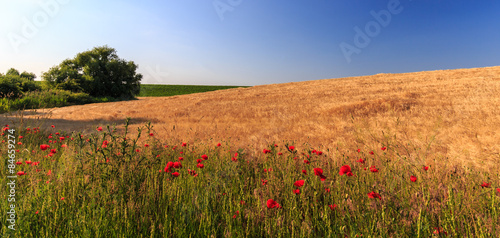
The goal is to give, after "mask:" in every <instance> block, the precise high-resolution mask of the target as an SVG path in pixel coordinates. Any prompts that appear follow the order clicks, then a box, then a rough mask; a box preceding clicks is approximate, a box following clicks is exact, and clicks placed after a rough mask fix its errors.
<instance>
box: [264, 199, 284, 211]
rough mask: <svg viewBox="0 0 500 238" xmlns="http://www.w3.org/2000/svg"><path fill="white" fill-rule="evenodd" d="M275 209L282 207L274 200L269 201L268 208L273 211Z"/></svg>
mask: <svg viewBox="0 0 500 238" xmlns="http://www.w3.org/2000/svg"><path fill="white" fill-rule="evenodd" d="M275 207H277V208H281V205H280V204H279V203H277V202H276V201H274V200H272V199H269V200H267V208H269V209H271V208H275Z"/></svg>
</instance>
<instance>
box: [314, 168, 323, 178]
mask: <svg viewBox="0 0 500 238" xmlns="http://www.w3.org/2000/svg"><path fill="white" fill-rule="evenodd" d="M322 174H323V169H321V168H314V175H316V176H320V175H322Z"/></svg>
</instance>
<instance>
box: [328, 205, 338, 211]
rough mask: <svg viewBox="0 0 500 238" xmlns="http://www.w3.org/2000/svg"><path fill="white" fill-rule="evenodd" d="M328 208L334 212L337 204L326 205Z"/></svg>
mask: <svg viewBox="0 0 500 238" xmlns="http://www.w3.org/2000/svg"><path fill="white" fill-rule="evenodd" d="M328 206H329V207H330V209H331V210H332V211H333V210H335V208H337V204H333V205H328Z"/></svg>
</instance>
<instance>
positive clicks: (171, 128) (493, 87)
mask: <svg viewBox="0 0 500 238" xmlns="http://www.w3.org/2000/svg"><path fill="white" fill-rule="evenodd" d="M21 117H22V119H21ZM126 117H131V118H132V128H135V127H138V126H141V125H144V123H145V122H146V121H151V122H152V125H153V126H154V130H155V134H156V135H157V137H160V138H162V137H163V138H174V139H178V140H182V141H186V142H206V143H214V144H215V143H217V142H221V141H227V142H229V143H228V144H230V145H231V146H236V147H247V148H264V147H265V146H267V145H268V144H269V143H283V141H285V142H290V143H294V144H295V145H299V146H300V145H304V143H305V144H308V145H310V146H312V147H314V148H345V149H349V150H354V149H356V148H359V147H366V148H371V149H373V148H380V146H381V145H383V144H388V143H400V144H401V145H405V144H406V143H411V144H412V145H415V146H418V147H419V148H421V149H422V150H425V151H424V154H425V155H426V157H425V158H426V160H427V161H426V162H427V163H429V164H432V161H433V160H448V161H449V162H450V163H456V164H457V166H458V165H461V166H474V167H480V168H482V169H486V170H496V171H499V169H500V167H499V166H500V165H499V164H500V66H496V67H487V68H472V69H458V70H438V71H428V72H416V73H403V74H377V75H373V76H363V77H349V78H338V79H323V80H313V81H305V82H294V83H285V84H271V85H262V86H255V87H251V88H235V89H228V90H221V91H214V92H206V93H198V94H190V95H182V96H173V97H158V98H139V100H134V101H124V102H112V103H101V104H89V105H80V106H69V107H63V108H54V109H45V110H36V111H25V112H17V113H10V114H4V115H3V116H2V117H1V119H0V120H1V121H2V122H1V123H3V124H19V123H20V122H21V121H22V123H24V124H26V125H32V126H36V125H40V126H47V125H49V126H50V125H51V124H54V125H57V127H56V128H55V129H54V130H63V131H70V130H82V131H85V132H92V131H95V128H96V127H97V126H104V125H106V124H113V123H116V124H117V125H118V128H120V127H119V126H120V125H122V124H123V123H124V121H125V120H124V119H125V118H126ZM133 131H135V129H134V130H133ZM400 148H402V147H400Z"/></svg>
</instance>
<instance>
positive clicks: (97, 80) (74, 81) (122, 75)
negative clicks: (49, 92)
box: [42, 46, 142, 98]
mask: <svg viewBox="0 0 500 238" xmlns="http://www.w3.org/2000/svg"><path fill="white" fill-rule="evenodd" d="M137 67H138V66H137V65H136V64H135V63H134V62H133V61H126V60H123V59H120V58H119V57H118V55H117V54H116V50H115V49H113V48H110V47H108V46H101V47H95V48H94V49H92V50H89V51H85V52H82V53H79V54H77V55H76V57H75V58H74V59H67V60H64V61H63V62H62V63H61V64H59V65H58V66H55V67H52V68H51V69H50V70H49V71H48V72H45V73H44V74H43V75H42V78H43V80H44V81H45V84H46V85H48V86H51V87H55V88H60V89H65V90H71V91H73V92H84V93H88V94H89V95H91V96H94V97H105V96H111V97H114V98H133V97H134V96H136V95H137V94H139V90H140V81H141V79H142V75H141V74H138V73H136V70H137Z"/></svg>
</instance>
